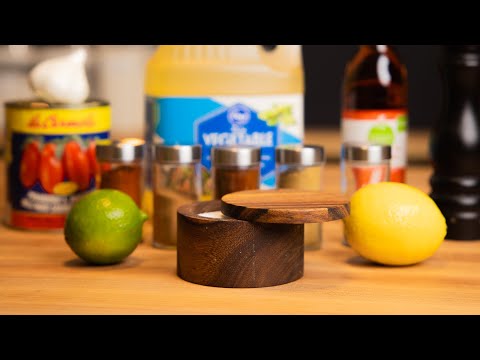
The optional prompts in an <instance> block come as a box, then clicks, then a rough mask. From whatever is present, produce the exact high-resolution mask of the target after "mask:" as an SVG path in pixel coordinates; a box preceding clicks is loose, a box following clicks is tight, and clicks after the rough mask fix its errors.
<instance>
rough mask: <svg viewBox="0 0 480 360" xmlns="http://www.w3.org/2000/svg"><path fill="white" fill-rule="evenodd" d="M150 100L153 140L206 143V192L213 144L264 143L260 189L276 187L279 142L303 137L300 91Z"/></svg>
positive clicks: (148, 111)
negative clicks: (260, 94) (276, 155)
mask: <svg viewBox="0 0 480 360" xmlns="http://www.w3.org/2000/svg"><path fill="white" fill-rule="evenodd" d="M147 104H148V107H149V109H147V114H149V115H148V117H149V119H147V121H148V123H149V126H148V127H147V128H150V129H151V130H153V132H154V134H153V139H152V140H154V141H155V142H158V141H159V142H162V143H164V144H166V145H192V144H200V145H202V165H203V166H202V167H203V183H204V193H205V194H206V195H207V197H208V194H209V193H210V189H209V188H210V186H211V184H210V183H211V181H208V180H209V177H210V176H209V175H210V166H211V162H210V151H211V148H212V147H214V146H229V145H254V146H260V147H261V149H262V165H261V176H262V179H261V180H262V188H264V189H271V188H274V187H275V147H276V146H278V145H282V144H296V143H301V142H303V133H304V121H303V95H302V94H294V95H276V96H220V97H209V98H207V97H205V98H199V97H192V98H156V99H152V98H149V99H147ZM148 137H149V134H147V138H148ZM150 137H151V134H150Z"/></svg>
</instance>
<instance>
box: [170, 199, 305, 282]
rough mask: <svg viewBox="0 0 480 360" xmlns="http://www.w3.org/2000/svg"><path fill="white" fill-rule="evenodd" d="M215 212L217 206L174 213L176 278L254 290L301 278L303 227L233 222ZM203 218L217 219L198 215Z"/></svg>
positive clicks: (210, 203) (205, 205)
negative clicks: (175, 221)
mask: <svg viewBox="0 0 480 360" xmlns="http://www.w3.org/2000/svg"><path fill="white" fill-rule="evenodd" d="M219 210H220V201H219V200H214V201H208V202H197V203H193V204H187V205H184V206H181V207H180V208H179V209H178V218H177V223H178V234H177V236H178V240H177V265H178V266H177V273H178V276H179V277H180V278H182V279H184V280H186V281H189V282H192V283H195V284H200V285H207V286H215V287H225V288H258V287H267V286H274V285H280V284H286V283H289V282H292V281H295V280H298V279H300V278H301V277H302V276H303V253H304V249H303V225H299V224H267V223H263V224H262V223H254V222H248V221H242V220H236V219H232V218H227V217H225V216H222V214H221V213H220V211H219ZM205 213H207V214H208V213H210V214H212V213H213V215H214V216H215V215H216V216H218V217H220V218H208V217H205V216H202V215H200V214H205Z"/></svg>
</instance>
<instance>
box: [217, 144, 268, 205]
mask: <svg viewBox="0 0 480 360" xmlns="http://www.w3.org/2000/svg"><path fill="white" fill-rule="evenodd" d="M260 153H261V151H260V148H259V147H252V146H232V147H214V148H212V152H211V159H212V175H213V198H214V199H221V198H222V196H224V195H226V194H230V193H233V192H236V191H243V190H255V189H258V188H259V187H260V159H261V158H260Z"/></svg>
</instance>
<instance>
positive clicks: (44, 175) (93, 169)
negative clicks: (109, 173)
mask: <svg viewBox="0 0 480 360" xmlns="http://www.w3.org/2000/svg"><path fill="white" fill-rule="evenodd" d="M110 118H111V116H110V106H109V105H108V103H106V102H100V101H90V102H87V103H85V104H81V105H76V106H71V107H70V106H58V107H57V106H52V105H49V104H47V103H45V102H41V101H33V102H10V103H7V104H6V116H5V119H6V126H7V127H6V136H7V138H6V149H5V160H6V166H7V169H6V170H7V196H6V199H7V207H6V208H7V213H6V223H7V224H8V225H10V226H13V227H17V228H22V229H29V230H60V229H63V226H64V223H65V219H66V215H67V213H68V211H69V210H70V208H71V206H72V205H73V203H74V202H75V201H77V200H78V199H79V198H80V197H81V196H83V195H85V194H86V193H88V192H90V191H92V190H94V189H95V182H96V177H97V174H98V164H97V161H96V155H95V141H96V140H98V139H108V138H109V135H110V126H111V120H110Z"/></svg>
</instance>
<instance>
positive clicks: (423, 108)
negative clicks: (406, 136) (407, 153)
mask: <svg viewBox="0 0 480 360" xmlns="http://www.w3.org/2000/svg"><path fill="white" fill-rule="evenodd" d="M395 47H396V49H397V50H398V53H399V55H400V57H401V59H402V61H403V62H404V63H405V64H406V66H407V71H408V82H409V113H410V114H409V115H410V119H409V120H410V123H409V125H410V127H411V128H430V127H431V126H432V123H433V121H434V119H435V118H436V117H438V116H439V112H440V102H441V82H440V77H439V71H438V61H439V55H440V52H441V45H395ZM357 49H358V45H304V46H303V59H304V64H305V86H306V89H305V123H306V126H307V127H339V126H340V108H341V87H342V79H343V72H344V69H345V65H346V63H347V62H348V60H349V59H350V58H351V57H352V56H353V55H354V54H355V52H356V51H357Z"/></svg>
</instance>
